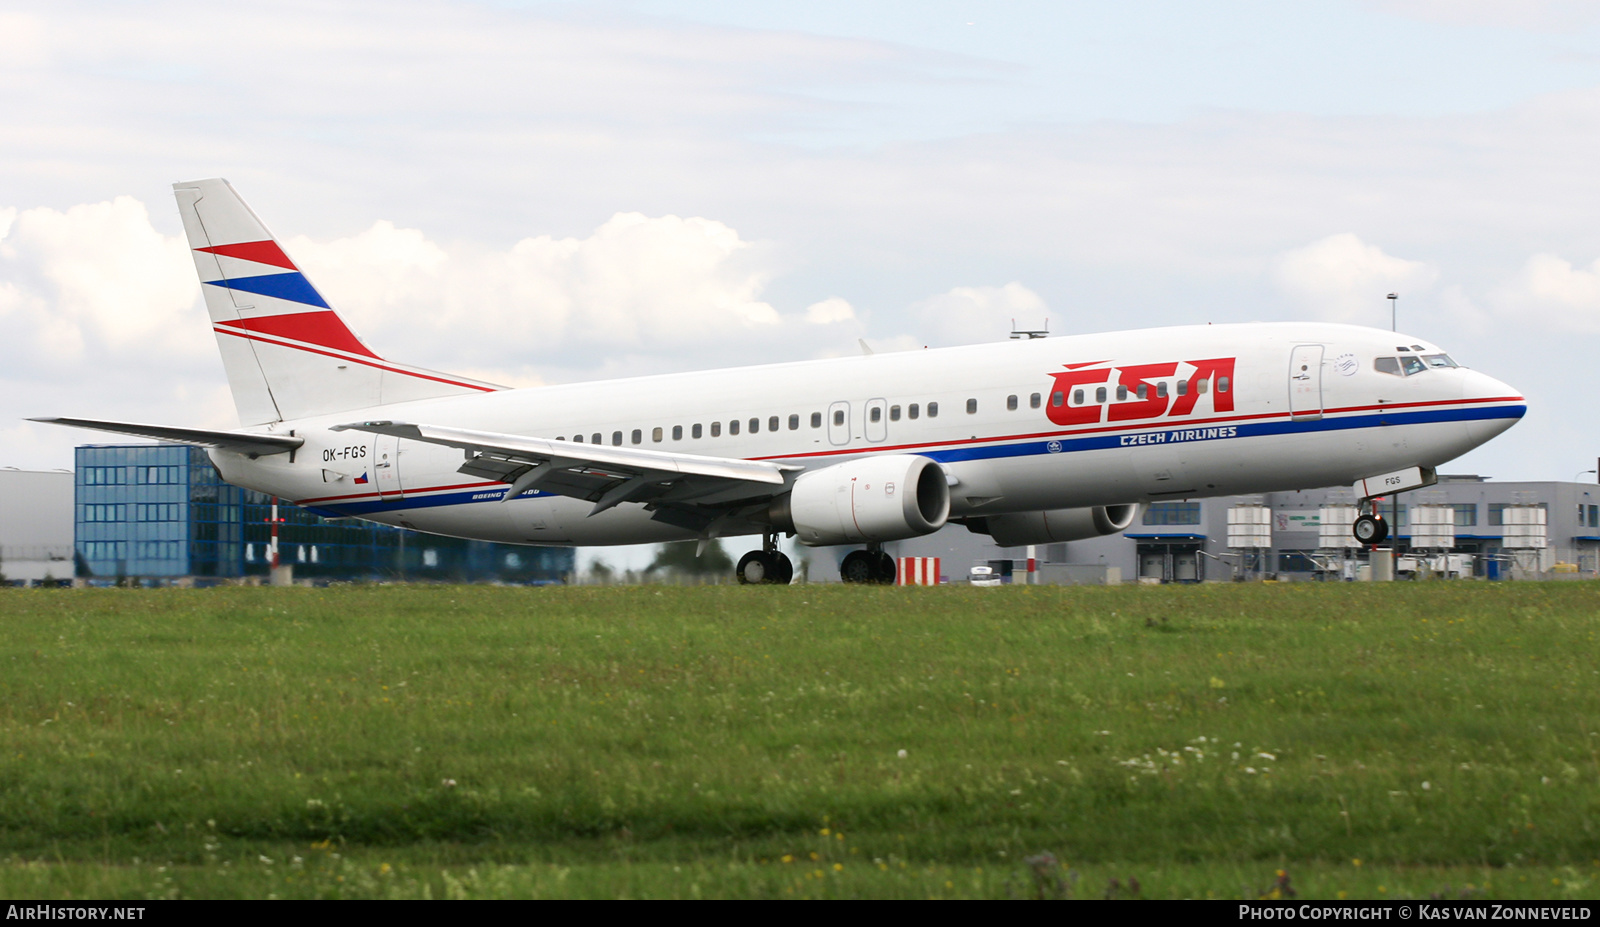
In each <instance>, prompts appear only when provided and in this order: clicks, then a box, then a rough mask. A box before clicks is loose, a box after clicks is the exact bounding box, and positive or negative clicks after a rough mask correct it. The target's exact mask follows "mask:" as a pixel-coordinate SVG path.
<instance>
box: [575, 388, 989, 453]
mask: <svg viewBox="0 0 1600 927" xmlns="http://www.w3.org/2000/svg"><path fill="white" fill-rule="evenodd" d="M927 408H928V417H929V418H938V417H939V404H938V403H937V402H930V403H928V407H927ZM977 411H978V400H976V399H968V400H967V413H968V414H972V413H975V412H977ZM900 413H901V409H900V407H899V406H890V407H889V421H891V422H898V421H900ZM905 413H906V416H907V417H908V418H912V419H918V418H921V417H922V404H921V403H916V402H913V403H911V404H910V405H909V406H907V407H906V408H905ZM867 415H868V418H870V419H871V420H872V421H874V422H879V421H882V420H883V407H882V406H873V407H872V409H871V410H870V411H869V412H868V413H867ZM784 424H785V420H784V418H783V416H780V415H772V416H768V417H767V430H768V431H779V430H781V429H782V428H783V426H784ZM787 424H788V426H789V430H790V431H799V430H800V416H799V415H798V414H791V415H790V416H789V417H788V420H787ZM810 424H811V427H812V428H821V427H822V413H821V412H813V413H811V421H810ZM833 424H835V425H838V426H843V425H844V410H843V409H835V410H834V411H833ZM746 426H748V427H749V429H750V434H759V433H760V432H761V419H760V418H751V419H749V420H748V421H746V422H741V421H740V420H739V419H733V420H731V421H729V422H728V434H729V435H730V436H731V435H737V434H738V433H739V432H740V430H741V429H742V428H744V427H746ZM688 432H689V437H691V438H702V437H705V434H706V429H705V428H704V427H703V426H702V425H701V423H699V422H696V423H694V424H693V425H690V426H689V428H688ZM683 433H684V427H683V426H682V425H673V426H672V440H674V441H682V440H683ZM710 433H711V437H713V438H720V437H722V423H721V422H712V423H711V427H710ZM628 437H629V438H630V439H631V443H633V444H643V443H644V429H642V428H635V429H633V431H632V433H631V434H629V435H628ZM622 438H623V433H622V432H620V431H613V432H612V433H611V443H612V444H613V445H618V446H620V445H621V444H622ZM665 438H666V429H664V428H662V427H660V426H657V427H655V428H652V429H650V440H651V442H652V443H657V444H659V443H660V442H661V441H663V440H665ZM556 440H557V441H565V440H567V438H566V436H565V435H561V436H558V437H557V438H556ZM572 440H573V441H574V442H576V443H578V444H583V443H584V440H585V439H584V436H583V435H581V434H577V435H573V436H572ZM588 443H590V444H604V443H605V435H604V433H602V432H598V431H597V432H595V433H593V434H591V435H590V436H589V437H588Z"/></svg>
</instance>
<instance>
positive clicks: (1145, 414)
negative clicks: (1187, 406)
mask: <svg viewBox="0 0 1600 927" xmlns="http://www.w3.org/2000/svg"><path fill="white" fill-rule="evenodd" d="M1120 369H1121V370H1122V376H1121V377H1119V378H1118V379H1117V383H1118V384H1120V385H1121V386H1124V387H1127V389H1128V392H1130V393H1133V394H1134V395H1138V393H1139V387H1140V386H1144V387H1145V398H1143V399H1140V400H1137V401H1134V402H1115V403H1112V404H1111V420H1112V421H1113V422H1125V421H1127V420H1129V419H1134V418H1155V417H1156V416H1158V415H1160V414H1161V413H1163V412H1165V411H1167V397H1165V396H1159V395H1157V390H1156V388H1155V387H1154V386H1152V385H1150V384H1148V383H1145V377H1153V378H1155V379H1158V380H1159V379H1161V378H1163V377H1170V376H1172V375H1173V374H1174V373H1176V372H1177V370H1178V362H1177V361H1172V362H1171V363H1167V364H1139V365H1136V366H1133V367H1122V368H1120ZM1184 398H1188V397H1184ZM1174 414H1176V413H1174Z"/></svg>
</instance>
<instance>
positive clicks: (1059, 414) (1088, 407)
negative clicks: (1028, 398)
mask: <svg viewBox="0 0 1600 927" xmlns="http://www.w3.org/2000/svg"><path fill="white" fill-rule="evenodd" d="M1110 375H1111V371H1110V370H1068V371H1066V372H1064V373H1053V374H1051V376H1053V377H1055V378H1056V385H1055V393H1054V394H1053V395H1052V396H1051V397H1050V402H1049V404H1048V405H1046V406H1045V415H1047V416H1049V417H1050V421H1052V422H1055V423H1056V424H1057V425H1093V424H1096V423H1098V422H1099V421H1100V404H1099V403H1084V404H1083V405H1081V406H1073V405H1072V404H1071V399H1072V388H1073V387H1075V386H1084V385H1086V384H1089V383H1104V382H1105V381H1106V377H1108V376H1110ZM1056 396H1060V397H1061V405H1056Z"/></svg>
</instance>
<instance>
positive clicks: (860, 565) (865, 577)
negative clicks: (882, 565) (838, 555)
mask: <svg viewBox="0 0 1600 927" xmlns="http://www.w3.org/2000/svg"><path fill="white" fill-rule="evenodd" d="M876 566H877V564H876V563H874V560H873V556H872V555H871V554H869V553H867V552H866V551H864V550H852V551H851V552H850V553H848V554H845V555H844V560H843V561H841V562H840V564H839V578H840V579H842V580H844V581H845V582H847V583H872V582H876V581H877V569H876Z"/></svg>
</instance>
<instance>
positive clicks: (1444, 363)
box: [1422, 354, 1461, 367]
mask: <svg viewBox="0 0 1600 927" xmlns="http://www.w3.org/2000/svg"><path fill="white" fill-rule="evenodd" d="M1422 359H1423V360H1424V361H1427V363H1428V366H1429V367H1459V366H1461V365H1460V364H1458V363H1456V362H1455V361H1453V360H1451V359H1450V355H1448V354H1425V355H1423V357H1422Z"/></svg>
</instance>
